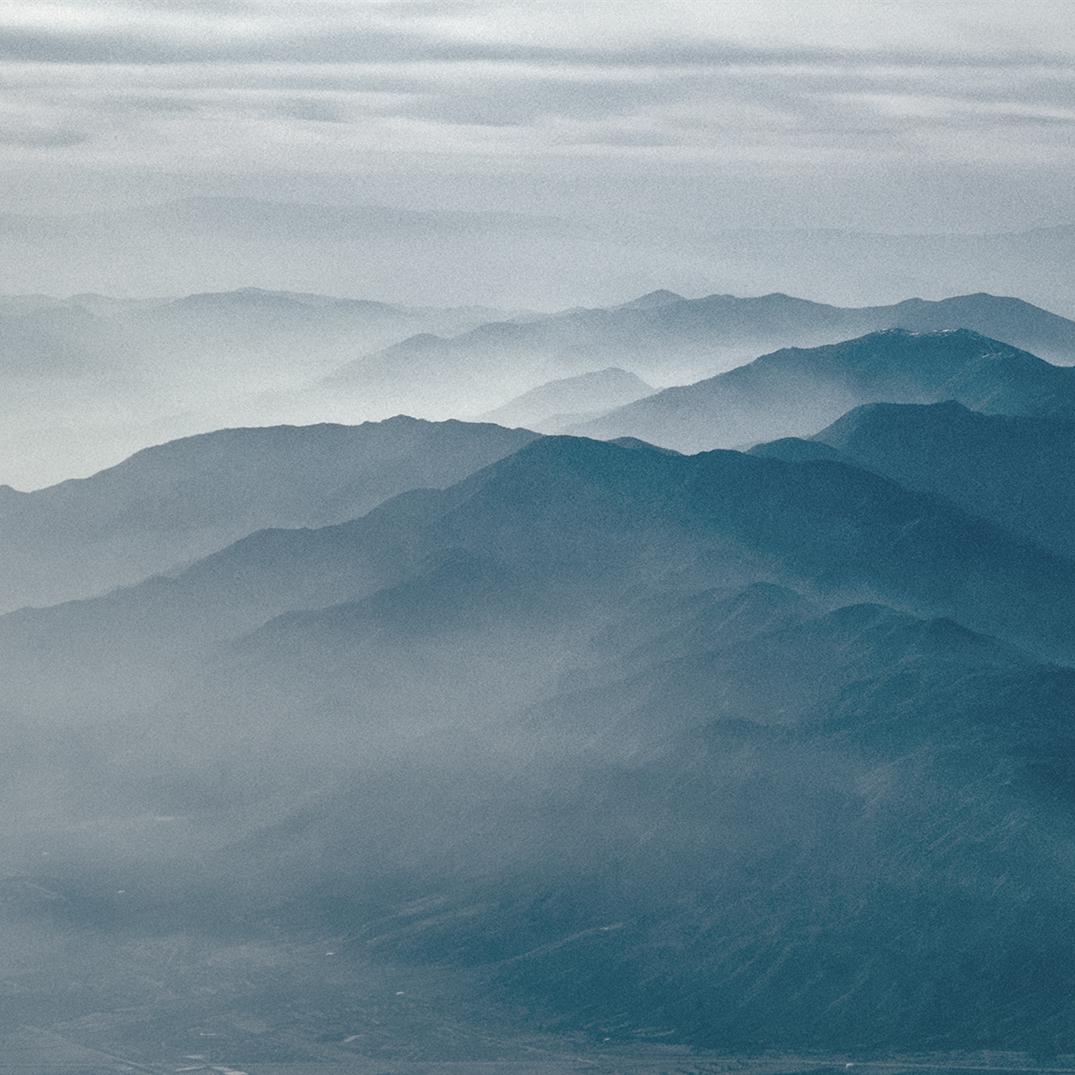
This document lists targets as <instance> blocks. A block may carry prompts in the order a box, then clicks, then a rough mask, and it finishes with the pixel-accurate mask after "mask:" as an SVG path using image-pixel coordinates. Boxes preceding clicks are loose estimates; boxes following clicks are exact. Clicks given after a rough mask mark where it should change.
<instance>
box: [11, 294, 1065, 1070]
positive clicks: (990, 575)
mask: <svg viewBox="0 0 1075 1075" xmlns="http://www.w3.org/2000/svg"><path fill="white" fill-rule="evenodd" d="M303 301H305V302H306V303H307V304H309V303H311V302H312V301H313V300H312V299H310V298H309V297H307V298H306V299H304V300H303ZM27 302H30V300H27ZM742 302H746V303H747V305H745V306H744V305H741V303H742ZM31 305H32V303H31ZM886 319H887V320H886ZM950 320H951V321H954V322H956V323H949V321H950ZM972 320H973V321H975V323H974V324H973V325H971V324H969V323H968V322H970V321H972ZM894 322H899V323H898V324H895V323H894ZM1068 324H1069V323H1067V322H1063V321H1062V319H1058V318H1055V319H1054V318H1052V315H1045V314H1044V312H1043V311H1035V309H1034V308H1033V307H1029V306H1027V305H1026V304H1021V303H1017V302H1015V301H1014V300H996V299H992V298H991V297H989V296H970V297H967V298H966V299H960V300H948V301H947V302H938V303H925V302H922V301H920V300H913V301H911V302H908V303H901V304H899V305H897V306H893V307H884V308H877V309H870V310H840V309H839V308H836V307H825V306H820V305H818V304H811V303H802V302H800V301H799V300H792V299H788V298H787V297H786V296H768V297H766V298H764V299H758V300H733V299H728V298H727V297H723V296H716V297H713V298H711V299H704V300H693V301H692V300H685V299H682V298H681V297H680V296H678V295H676V294H674V293H672V292H666V291H662V292H654V293H652V294H650V295H647V296H644V297H643V298H642V299H639V300H636V301H635V302H633V303H629V304H626V305H625V306H623V307H616V308H610V309H608V310H603V311H593V310H574V311H569V312H567V313H565V314H562V315H559V316H557V317H551V318H537V317H530V316H526V317H523V318H521V319H518V320H507V321H501V322H499V323H498V324H495V325H492V326H487V327H485V328H479V329H476V330H474V331H472V332H469V333H467V334H463V335H462V336H457V337H455V338H453V339H452V340H450V341H447V342H446V341H445V340H444V339H442V338H440V337H436V336H433V335H427V336H425V337H421V338H420V339H419V341H418V342H416V341H415V340H414V339H411V340H409V341H405V342H404V343H401V344H399V345H398V346H397V347H395V348H392V349H389V351H382V352H380V353H379V354H378V355H374V356H373V357H372V359H371V358H368V357H367V358H366V359H363V360H362V361H360V362H358V363H357V364H355V365H353V366H351V367H349V368H348V369H347V370H346V371H345V372H344V373H342V374H340V375H339V379H338V380H330V381H328V382H322V383H321V385H320V387H319V389H318V391H330V390H331V389H332V385H333V384H334V383H335V384H338V386H339V388H340V391H341V392H343V393H344V394H346V392H348V391H352V390H354V391H360V390H362V386H363V385H365V386H367V387H368V390H369V393H370V396H371V398H372V397H373V396H375V395H376V394H377V393H383V398H385V399H387V398H388V396H389V394H390V393H392V392H400V393H406V392H412V391H413V392H415V393H417V394H418V395H419V396H422V397H423V398H427V399H429V400H433V399H434V398H435V397H438V395H439V403H438V406H443V407H445V408H448V409H451V408H453V407H455V406H456V405H457V402H458V401H459V400H461V399H463V398H467V399H470V400H471V403H474V402H476V401H477V400H478V399H479V398H480V399H485V398H487V397H489V396H495V397H496V398H495V402H496V403H497V409H496V410H494V411H492V412H490V413H489V414H487V416H486V417H487V418H489V419H496V420H498V421H500V422H503V423H505V424H506V425H508V426H526V427H531V428H505V425H502V424H494V423H493V422H491V421H485V422H475V423H471V422H466V421H459V420H454V419H453V420H446V421H442V422H434V421H428V420H420V419H416V418H411V417H403V416H396V417H392V418H388V419H386V420H383V421H378V422H367V423H364V424H361V425H329V424H318V425H312V426H302V427H295V426H272V427H265V428H239V429H224V430H219V431H216V432H213V433H208V434H205V435H200V436H195V437H190V438H185V439H182V440H177V441H172V442H169V443H166V444H162V445H159V446H157V447H154V448H149V449H146V450H144V451H142V452H139V453H137V454H136V455H134V456H132V457H130V458H129V459H127V460H126V461H125V462H123V463H121V464H120V465H118V466H116V467H112V468H110V469H107V470H104V471H102V472H100V473H98V474H95V475H94V476H92V477H90V478H87V479H84V480H79V481H67V482H63V483H60V484H58V485H55V486H51V487H48V488H45V489H41V490H38V491H35V492H18V491H16V490H14V489H10V488H7V487H0V535H2V537H3V541H4V545H5V550H6V551H7V553H8V556H7V558H6V559H5V567H4V570H3V571H2V572H0V594H2V597H3V602H4V608H5V611H4V614H3V615H0V667H2V668H3V675H4V691H3V695H2V699H0V715H2V718H3V721H4V725H3V726H4V729H5V732H6V737H7V738H6V747H5V752H4V757H3V759H2V760H0V772H2V773H3V774H4V777H5V780H4V781H3V782H0V803H2V804H3V806H4V808H5V818H6V823H5V825H4V826H3V827H0V862H2V863H3V864H4V867H3V874H2V876H0V928H2V929H3V930H4V931H5V934H4V935H5V936H6V937H9V938H10V939H11V945H10V946H9V947H10V948H11V950H12V956H11V959H10V960H9V963H10V966H9V967H7V968H5V969H4V970H2V971H0V987H2V988H3V991H4V996H5V997H8V998H9V999H10V1000H11V1001H12V1003H11V1005H10V1008H9V1009H8V1010H6V1011H5V1012H0V1042H4V1041H9V1040H10V1041H11V1042H14V1043H15V1045H18V1047H19V1048H24V1049H28V1048H30V1046H27V1045H26V1042H27V1040H30V1039H32V1042H35V1041H41V1040H44V1041H47V1042H53V1043H54V1042H55V1041H57V1040H62V1041H64V1042H68V1041H72V1042H77V1043H78V1044H79V1046H80V1048H81V1047H85V1048H87V1049H89V1048H93V1049H97V1050H99V1051H100V1055H104V1056H106V1057H113V1058H114V1057H122V1058H124V1060H123V1062H124V1063H127V1062H128V1061H127V1058H131V1059H130V1065H131V1066H135V1065H141V1067H143V1068H145V1069H146V1070H157V1069H158V1067H159V1068H160V1069H161V1070H165V1069H168V1070H173V1069H183V1068H184V1067H186V1068H190V1069H193V1066H194V1065H196V1064H204V1065H208V1066H211V1067H214V1069H216V1070H244V1071H245V1070H249V1071H251V1072H256V1071H257V1070H259V1065H260V1066H265V1065H269V1066H272V1065H273V1064H278V1065H279V1066H280V1070H285V1069H287V1070H295V1071H303V1072H304V1073H305V1072H306V1071H307V1070H310V1071H312V1070H315V1069H316V1067H317V1066H318V1065H320V1064H322V1063H324V1064H326V1065H328V1066H329V1067H340V1069H341V1070H347V1069H348V1068H349V1067H353V1066H354V1065H355V1064H362V1065H365V1066H367V1067H369V1068H370V1070H373V1069H374V1068H376V1069H377V1070H381V1069H384V1070H396V1069H400V1070H403V1069H404V1067H405V1066H406V1065H412V1066H413V1065H417V1066H414V1067H413V1070H417V1069H418V1066H421V1065H427V1066H428V1065H433V1066H428V1069H429V1070H435V1069H436V1067H435V1065H436V1064H439V1063H448V1062H450V1063H453V1064H455V1065H457V1066H458V1067H459V1069H460V1070H464V1069H465V1070H470V1069H474V1068H476V1067H477V1066H478V1065H479V1064H482V1063H488V1064H490V1065H494V1066H493V1067H490V1070H502V1069H500V1068H498V1067H495V1065H499V1064H501V1063H507V1062H508V1060H507V1059H505V1058H507V1057H514V1058H516V1059H518V1061H519V1063H520V1065H527V1066H528V1069H532V1070H535V1071H542V1072H545V1071H549V1072H552V1071H560V1070H568V1068H570V1069H571V1070H575V1069H576V1067H578V1066H579V1065H586V1066H590V1067H592V1068H593V1070H597V1071H602V1072H608V1073H618V1072H621V1071H638V1072H640V1073H641V1072H645V1073H648V1072H650V1071H656V1070H683V1071H685V1072H686V1071H695V1070H699V1071H700V1070H705V1069H706V1068H705V1066H704V1065H705V1064H708V1063H710V1062H712V1063H719V1064H726V1063H727V1062H728V1059H727V1058H728V1057H729V1056H732V1055H735V1056H746V1055H754V1054H764V1055H765V1056H767V1057H769V1058H771V1057H773V1056H775V1055H779V1056H781V1057H791V1058H794V1057H808V1058H810V1059H809V1063H811V1064H818V1065H825V1066H833V1065H837V1064H839V1065H841V1066H842V1065H844V1064H850V1063H855V1062H858V1061H860V1060H861V1061H864V1062H866V1063H869V1062H870V1061H871V1060H875V1059H878V1058H880V1059H882V1060H883V1061H884V1062H885V1063H892V1064H896V1065H898V1064H900V1063H902V1060H901V1059H900V1058H906V1057H908V1056H911V1055H912V1054H913V1055H914V1056H915V1057H916V1058H917V1059H916V1060H914V1061H911V1062H913V1063H915V1064H918V1063H922V1064H927V1065H929V1066H938V1067H940V1066H944V1064H945V1063H948V1060H944V1061H943V1062H942V1060H941V1059H938V1057H939V1056H943V1057H946V1058H949V1059H951V1058H952V1057H956V1058H957V1061H958V1062H957V1061H952V1063H953V1066H964V1067H970V1066H973V1064H972V1060H973V1061H974V1063H978V1064H980V1066H982V1067H992V1066H1004V1064H1007V1063H1008V1062H1009V1061H1008V1060H1005V1061H1003V1063H1001V1062H1000V1061H997V1060H996V1056H997V1054H999V1053H1006V1054H1021V1055H1019V1056H1014V1057H1013V1058H1011V1061H1010V1062H1011V1064H1012V1066H1014V1067H1019V1066H1020V1065H1023V1066H1027V1065H1028V1063H1029V1062H1028V1061H1027V1059H1026V1058H1027V1057H1034V1058H1038V1063H1039V1066H1047V1067H1050V1068H1059V1069H1063V1068H1064V1067H1065V1065H1066V1061H1064V1059H1063V1058H1064V1057H1065V1056H1066V1055H1067V1054H1070V1053H1071V1051H1072V1044H1071V1027H1072V1026H1073V1025H1075V970H1073V964H1072V960H1071V958H1070V953H1071V951H1072V949H1073V946H1075V924H1073V920H1072V916H1071V914H1070V913H1069V907H1068V905H1069V903H1070V892H1071V890H1072V887H1073V886H1075V857H1073V855H1072V852H1071V849H1072V847H1073V846H1075V761H1073V759H1075V724H1073V716H1075V627H1073V624H1075V522H1073V520H1075V479H1073V477H1072V475H1073V474H1075V468H1073V464H1075V368H1068V367H1066V366H1061V365H1054V364H1052V363H1051V362H1048V361H1046V360H1045V359H1044V358H1042V357H1037V355H1036V354H1034V353H1031V352H1030V350H1024V349H1022V348H1024V347H1027V348H1029V347H1030V344H1031V342H1033V341H1034V340H1035V339H1036V340H1037V344H1036V346H1037V347H1038V350H1040V351H1042V352H1043V353H1045V352H1048V355H1049V357H1051V358H1059V357H1063V355H1062V352H1064V349H1065V348H1066V347H1067V346H1068V345H1067V343H1066V342H1065V341H1066V339H1067V337H1066V336H1065V333H1066V331H1067V330H1066V328H1065V326H1066V325H1068ZM987 329H988V330H989V334H988V335H983V334H982V333H983V332H985V331H986V330H987ZM1016 330H1018V331H1016ZM841 333H847V334H848V335H850V336H852V338H850V339H848V338H842V339H841V337H840V334H841ZM863 333H865V334H863ZM994 333H995V335H994ZM1034 333H1037V334H1038V335H1037V336H1036V337H1035V335H1034ZM830 334H835V335H833V336H832V337H831V339H830ZM1050 334H1051V335H1050ZM718 337H719V338H720V340H721V341H723V342H722V343H721V346H727V347H728V348H729V351H728V354H730V353H731V351H733V350H735V349H736V348H740V347H743V348H751V349H754V348H755V346H756V344H757V343H758V341H759V340H760V339H762V338H763V337H764V338H766V339H768V340H769V341H770V343H772V342H774V341H776V340H778V339H779V340H780V341H781V342H782V343H792V342H794V344H795V345H794V346H787V347H782V349H780V350H776V351H773V352H772V353H769V354H765V355H763V356H762V357H760V358H756V359H754V360H753V361H751V362H750V363H749V364H747V365H745V366H741V367H738V368H736V369H733V370H731V371H728V372H724V373H719V374H717V375H716V376H710V377H707V378H706V379H705V380H702V381H698V382H696V383H693V384H690V385H686V386H682V387H676V388H671V389H664V390H661V391H652V390H651V384H653V383H666V379H667V378H668V377H670V376H671V375H672V371H673V370H674V369H679V370H682V369H684V368H686V367H689V366H692V365H693V364H694V363H697V364H698V366H697V367H695V368H701V367H702V366H703V365H704V364H705V363H712V362H713V361H714V355H715V354H716V351H715V350H714V340H715V339H716V338H718ZM1015 337H1018V338H1015ZM1002 340H1005V341H1008V342H1001V341H1002ZM661 341H664V343H663V344H662V343H661ZM665 345H667V349H666V350H665V351H663V352H662V351H661V347H662V346H665ZM758 349H760V348H758ZM753 353H756V350H754V351H753ZM612 355H615V356H616V357H615V360H614V364H610V363H609V362H608V361H607V359H608V358H609V357H610V356H612ZM475 356H478V357H477V358H475ZM1070 357H1075V352H1072V353H1071V356H1070ZM719 364H720V360H719V359H718V360H717V365H718V367H719ZM459 371H463V372H462V374H461V375H460V376H458V377H457V373H458V372H459ZM632 371H633V372H632ZM364 377H368V378H369V379H368V381H364V380H363V378H364ZM394 377H395V378H397V380H395V381H394V380H393V378H394ZM643 377H644V378H645V380H642V378H643ZM345 382H347V383H348V384H350V386H351V387H350V388H348V387H347V385H346V384H345ZM479 382H480V383H481V394H480V396H475V395H474V394H473V393H472V392H471V386H472V385H476V384H478V383H479ZM515 388H519V389H520V392H521V394H519V395H516V396H514V397H513V395H512V394H513V392H514V390H515ZM504 399H510V402H508V403H504V402H503V400H504ZM475 409H476V410H480V408H475ZM600 411H604V412H605V413H603V414H600V415H599V416H597V417H593V415H594V414H595V413H596V412H600ZM572 423H574V425H573V428H574V429H576V430H577V432H578V434H579V435H564V434H558V433H556V430H559V429H561V428H563V426H564V425H565V424H567V425H568V426H572ZM546 433H548V435H544V434H546ZM582 433H585V434H587V435H581V434H582ZM747 445H753V446H754V447H752V448H750V449H749V450H736V449H738V448H743V447H745V446H747ZM686 453H693V454H686ZM31 605H36V606H40V607H16V606H31ZM162 1011H166V1012H168V1013H169V1014H168V1015H167V1016H161V1015H160V1014H159V1013H160V1012H162ZM28 1013H34V1015H33V1020H32V1021H31V1020H30V1017H29V1015H28ZM147 1028H148V1029H147ZM27 1036H29V1039H28V1037H27ZM32 1042H31V1044H32ZM34 1047H36V1046H34ZM13 1048H14V1046H13ZM986 1051H994V1054H993V1056H992V1058H991V1059H990V1060H988V1061H987V1060H984V1059H982V1056H983V1054H984V1053H985V1052H986ZM12 1055H15V1054H14V1053H13V1054H12ZM968 1057H969V1059H968ZM565 1058H566V1059H565ZM721 1058H723V1059H721ZM847 1058H852V1059H847ZM893 1058H896V1059H893ZM923 1058H925V1059H923ZM975 1058H976V1059H975ZM111 1062H112V1061H111V1060H109V1061H108V1063H111ZM766 1062H767V1063H768V1062H769V1061H766ZM806 1062H807V1061H805V1060H803V1061H802V1062H801V1063H800V1061H799V1060H793V1059H788V1060H787V1061H786V1063H787V1064H788V1066H789V1070H790V1067H791V1066H792V1065H793V1064H794V1065H795V1066H796V1069H798V1067H799V1066H802V1065H804V1064H806ZM71 1063H72V1067H71V1070H79V1069H78V1068H77V1067H74V1066H73V1065H75V1064H76V1063H81V1064H82V1068H83V1069H85V1070H93V1065H92V1063H91V1062H90V1061H87V1060H85V1059H84V1057H83V1056H82V1054H78V1055H77V1056H76V1057H75V1059H73V1060H72V1062H71ZM780 1063H781V1064H783V1063H785V1061H784V1060H781V1061H780ZM153 1065H157V1067H154V1066H153ZM304 1065H305V1066H304ZM99 1066H100V1065H99ZM363 1069H365V1068H363ZM104 1070H107V1068H106V1069H104ZM356 1070H357V1069H356Z"/></svg>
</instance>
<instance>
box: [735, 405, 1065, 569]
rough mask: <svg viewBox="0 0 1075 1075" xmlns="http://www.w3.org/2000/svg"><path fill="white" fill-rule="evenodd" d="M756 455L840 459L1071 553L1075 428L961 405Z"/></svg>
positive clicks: (878, 418) (879, 417)
mask: <svg viewBox="0 0 1075 1075" xmlns="http://www.w3.org/2000/svg"><path fill="white" fill-rule="evenodd" d="M755 451H757V452H759V453H764V454H767V455H778V456H780V457H781V458H785V459H796V460H800V459H803V458H805V457H807V456H808V455H815V454H816V455H818V457H819V458H834V459H843V460H844V461H846V462H850V463H854V464H856V465H858V466H861V467H865V468H867V469H869V470H872V471H875V472H876V473H878V474H884V475H886V476H887V477H890V478H892V479H893V480H895V481H898V482H899V483H900V484H901V485H905V486H907V487H908V488H911V489H921V490H923V491H924V492H930V493H936V494H938V495H940V496H944V497H947V498H948V499H949V500H951V501H953V502H954V503H956V504H959V505H961V506H962V507H964V508H966V509H967V510H968V511H972V512H974V513H975V514H977V515H981V516H983V517H984V518H986V519H990V520H991V521H993V522H996V523H999V524H1000V525H1002V526H1006V527H1008V528H1009V529H1011V530H1014V531H1017V532H1019V533H1022V534H1025V535H1027V536H1028V537H1030V538H1032V539H1033V540H1034V541H1036V542H1037V543H1038V544H1040V545H1043V546H1044V547H1046V548H1050V549H1054V550H1055V551H1057V552H1061V553H1065V554H1067V555H1069V556H1071V555H1073V554H1075V482H1073V480H1072V475H1073V474H1075V422H1073V421H1071V420H1068V419H1054V418H1039V417H1021V416H1010V415H993V414H988V415H987V414H980V413H978V412H975V411H970V410H967V408H965V407H963V406H961V405H960V404H958V403H954V402H948V403H936V404H929V405H915V404H903V405H900V404H887V403H876V404H869V405H866V406H863V407H858V408H856V409H855V410H853V411H851V412H850V413H848V414H846V415H844V417H843V418H840V419H839V420H838V421H837V422H835V423H834V424H833V425H831V426H829V427H828V428H826V429H823V430H822V431H821V432H820V433H818V434H816V436H814V437H813V438H811V439H810V440H809V441H795V440H790V441H776V442H773V443H771V444H767V445H759V446H758V448H757V449H755Z"/></svg>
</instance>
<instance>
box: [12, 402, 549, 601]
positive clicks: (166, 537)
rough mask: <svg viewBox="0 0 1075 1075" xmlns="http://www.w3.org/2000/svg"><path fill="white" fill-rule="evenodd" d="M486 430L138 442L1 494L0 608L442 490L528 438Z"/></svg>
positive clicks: (130, 578) (322, 431) (414, 426)
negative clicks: (41, 484) (64, 477)
mask: <svg viewBox="0 0 1075 1075" xmlns="http://www.w3.org/2000/svg"><path fill="white" fill-rule="evenodd" d="M534 436H535V434H532V433H528V432H526V431H524V430H515V431H509V430H506V429H503V428H501V427H499V426H494V425H488V424H484V425H483V424H470V423H464V422H454V421H452V422H443V423H431V422H425V421H420V420H418V419H414V418H406V417H397V418H392V419H389V420H387V421H384V422H367V423H365V424H363V425H359V426H337V425H319V426H300V427H294V426H280V427H267V428H261V429H230V430H220V431H218V432H216V433H207V434H203V435H201V436H196V437H189V438H186V439H184V440H178V441H173V442H170V443H168V444H163V445H160V446H158V447H154V448H147V449H145V450H143V451H141V452H139V453H137V454H136V455H133V456H131V458H129V459H127V460H126V461H124V462H123V463H120V464H119V465H118V466H115V467H111V468H109V469H108V470H104V471H101V472H100V473H98V474H95V475H93V476H92V477H90V478H85V479H80V480H72V481H67V482H61V483H60V484H58V485H54V486H50V487H48V488H45V489H41V490H38V491H36V492H32V493H21V494H16V493H14V492H13V491H10V490H9V491H8V492H7V494H6V495H0V540H2V542H3V545H4V551H5V555H4V558H3V564H2V567H0V606H3V607H6V608H12V607H15V606H18V605H24V604H38V605H40V604H53V603H55V602H57V601H61V600H64V599H68V598H72V597H84V596H88V595H89V594H92V593H95V592H101V591H104V590H108V589H111V588H112V587H114V586H116V585H119V584H121V583H131V582H136V581H139V580H141V579H143V578H145V577H146V576H147V575H153V574H156V573H158V572H160V571H163V570H165V569H167V568H172V567H175V566H177V565H179V564H182V563H184V562H185V561H188V560H193V559H197V558H199V557H202V556H204V555H206V554H207V553H209V552H213V551H216V550H217V549H220V548H223V547H224V546H226V545H229V544H231V542H233V541H235V540H236V539H237V538H239V537H242V536H243V535H244V534H249V533H251V532H253V531H255V530H260V529H262V528H264V527H266V526H281V527H296V526H323V525H325V524H327V523H331V522H339V521H343V520H345V519H350V518H353V517H355V516H356V515H360V514H362V513H364V512H365V511H367V510H368V509H369V508H371V507H373V506H374V505H376V504H378V503H379V502H381V501H383V500H386V499H388V498H390V497H392V496H395V495H396V494H398V493H400V492H403V491H405V490H407V489H413V488H430V487H442V486H446V485H451V484H454V483H455V482H456V481H458V480H459V479H460V478H462V477H465V476H466V475H467V474H469V473H471V472H473V471H475V470H478V469H480V468H482V467H484V466H487V465H488V464H489V463H491V462H494V461H495V460H497V459H499V458H501V457H503V456H505V455H508V454H510V453H511V452H514V451H516V450H517V449H519V448H521V447H523V446H524V445H525V444H527V443H529V442H530V441H531V440H533V438H534Z"/></svg>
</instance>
